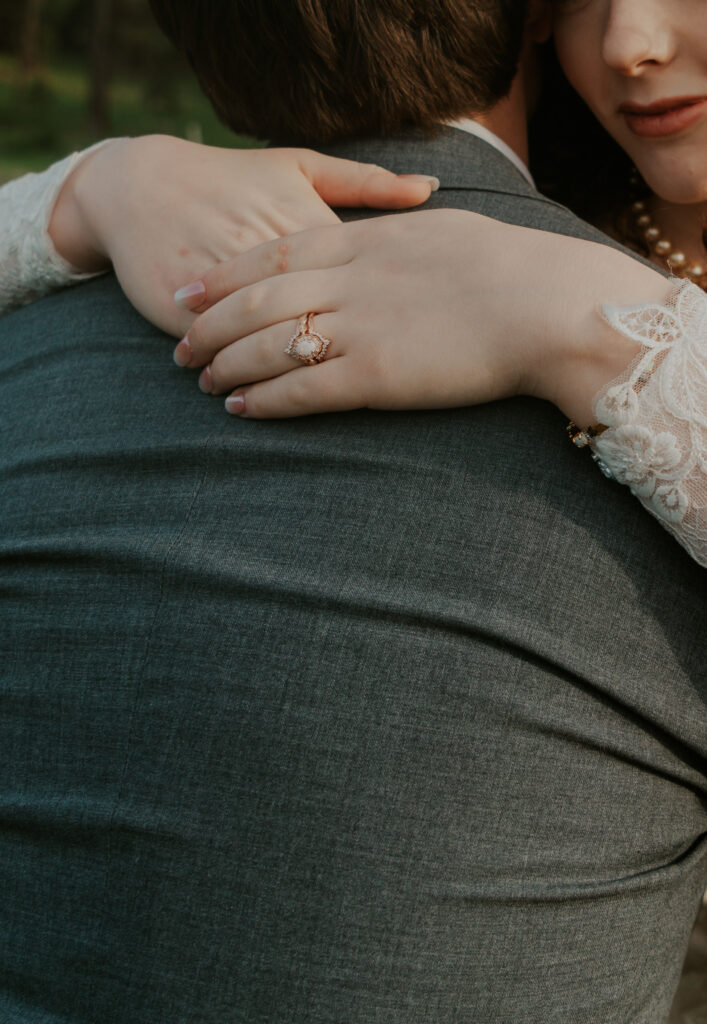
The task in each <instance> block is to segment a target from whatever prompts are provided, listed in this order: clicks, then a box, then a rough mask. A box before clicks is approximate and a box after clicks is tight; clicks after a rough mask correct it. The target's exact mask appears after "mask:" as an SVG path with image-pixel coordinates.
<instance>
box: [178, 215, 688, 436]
mask: <svg viewBox="0 0 707 1024" xmlns="http://www.w3.org/2000/svg"><path fill="white" fill-rule="evenodd" d="M200 284H201V285H202V286H203V291H202V292H201V293H200V294H193V295H192V297H191V299H190V300H187V301H190V303H191V308H192V309H195V310H196V311H197V312H200V313H201V315H200V316H199V318H198V319H197V320H196V321H195V322H194V324H193V326H192V328H191V329H190V330H189V332H188V334H187V336H186V337H185V339H184V340H183V341H182V342H180V344H179V345H178V346H177V348H176V349H175V360H176V361H177V362H178V363H179V365H182V366H190V367H205V369H204V370H203V371H202V373H201V375H200V379H199V383H200V386H201V388H202V390H204V391H207V392H210V393H213V394H223V393H225V392H228V391H231V390H232V389H234V388H236V391H235V392H234V394H233V395H232V396H231V397H230V398H229V399H228V400H227V403H226V407H227V409H228V410H229V411H230V412H235V413H238V414H240V415H245V416H251V417H280V416H297V415H303V414H306V413H314V412H329V411H334V410H344V409H354V408H360V407H370V408H378V409H409V408H418V409H422V408H440V407H446V406H459V405H473V404H477V403H479V402H487V401H490V400H492V399H497V398H504V397H507V396H510V395H514V394H529V395H534V396H536V397H540V398H545V399H548V400H549V401H552V402H554V403H555V404H556V405H558V406H559V407H560V408H561V409H562V410H563V411H564V412H565V413H566V414H567V415H568V416H569V417H570V418H572V419H575V420H577V422H581V423H585V424H586V423H589V422H591V420H592V409H591V401H592V399H593V397H594V395H595V394H596V392H597V391H598V390H599V389H600V388H601V387H602V386H603V385H604V384H605V383H607V382H608V381H610V380H611V379H613V377H615V376H617V375H618V374H619V373H620V372H621V371H622V370H623V369H624V368H625V366H626V365H627V364H628V363H629V362H630V361H631V359H632V357H633V355H634V354H635V351H636V348H635V346H634V345H633V343H632V342H630V341H629V340H628V339H626V338H624V337H623V336H619V335H617V334H615V333H614V332H613V331H612V330H611V329H610V328H609V327H608V326H607V325H606V324H605V323H604V321H603V320H602V319H601V318H600V317H599V316H598V315H597V310H598V308H599V307H600V306H601V304H602V303H605V302H608V303H616V304H629V303H633V302H644V301H663V300H664V299H665V297H666V296H667V294H668V292H669V290H670V289H669V284H668V282H667V281H666V279H665V278H664V277H662V276H661V275H660V274H658V273H657V272H656V271H653V270H651V269H650V268H648V267H646V266H644V265H642V264H641V263H638V262H637V261H635V260H633V259H631V258H630V257H627V256H625V255H623V254H621V253H619V252H616V251H615V250H613V249H610V248H608V247H606V246H603V245H598V244H596V243H592V242H586V241H582V240H579V239H573V238H567V237H564V236H561V235H555V234H550V233H548V232H544V231H535V230H532V229H530V228H522V227H516V226H512V225H508V224H503V223H500V222H498V221H494V220H490V219H489V218H487V217H483V216H480V215H478V214H473V213H468V212H463V211H459V210H437V211H425V212H422V213H418V214H414V215H413V214H407V215H400V216H395V217H383V218H376V219H371V220H365V221H358V222H355V223H350V224H343V225H338V226H333V227H326V228H321V229H317V230H310V231H304V232H301V233H300V234H298V235H295V236H293V237H291V238H288V239H284V240H280V241H278V242H276V243H268V244H266V245H262V246H260V247H258V248H256V249H253V250H252V251H251V252H249V253H246V254H245V255H243V256H240V257H238V258H237V259H235V260H233V261H231V262H230V263H225V264H223V265H221V266H218V267H214V268H213V269H212V270H211V271H209V273H208V274H206V275H204V276H203V277H202V278H201V282H200ZM194 291H197V289H194ZM308 311H314V312H316V318H315V322H314V325H313V326H314V329H315V330H316V331H317V332H319V333H320V334H322V335H323V336H325V337H326V338H329V339H331V344H330V346H329V349H328V351H327V354H326V358H325V360H324V361H323V362H322V363H321V364H319V365H315V366H308V365H306V364H303V363H302V362H301V361H299V360H297V359H296V358H293V357H292V356H290V355H287V354H286V353H285V348H286V346H287V343H288V341H289V339H290V338H291V337H292V335H293V334H294V333H295V331H296V329H297V321H298V318H299V317H300V316H301V315H302V314H303V313H306V312H308Z"/></svg>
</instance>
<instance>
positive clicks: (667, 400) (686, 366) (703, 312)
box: [591, 282, 707, 566]
mask: <svg viewBox="0 0 707 1024" xmlns="http://www.w3.org/2000/svg"><path fill="white" fill-rule="evenodd" d="M676 285H677V287H676V290H675V292H674V293H673V295H672V296H671V297H670V299H669V301H668V302H667V303H666V304H664V305H661V304H655V305H653V304H642V305H639V306H633V307H628V308H620V307H605V309H604V315H605V317H606V319H607V321H608V323H609V324H610V325H611V326H612V327H613V328H615V329H616V330H617V331H619V332H620V333H621V334H623V335H625V336H626V337H627V338H630V339H631V340H632V341H634V342H635V343H636V344H637V345H639V346H640V351H639V353H638V355H637V356H636V357H635V358H634V359H633V360H632V362H631V363H630V365H629V366H628V367H627V368H626V371H625V372H624V373H623V374H621V375H620V376H619V377H618V378H616V379H615V380H613V381H611V383H610V384H608V385H607V386H606V387H605V388H603V389H602V391H601V392H600V393H599V395H598V396H597V398H596V401H595V406H594V408H595V412H596V418H597V420H598V421H599V422H600V423H601V424H603V425H605V426H606V427H607V429H606V430H604V431H603V432H602V433H600V434H599V435H598V436H597V437H595V438H594V439H593V440H592V442H591V446H592V449H593V452H594V456H595V458H596V459H597V462H598V463H599V466H600V467H601V468H602V469H603V471H604V472H605V473H607V475H608V476H611V477H613V478H614V479H615V480H618V481H619V482H620V483H623V484H626V485H627V486H628V487H630V489H631V493H632V494H634V495H635V496H636V497H637V498H638V499H639V501H640V502H641V504H642V505H643V506H644V508H646V509H647V510H648V511H649V512H651V513H652V514H653V515H654V516H656V517H657V518H658V519H659V520H660V522H661V524H662V525H663V526H664V527H665V529H666V530H668V531H669V532H670V533H671V534H672V535H673V536H674V537H675V539H676V540H677V541H679V543H680V544H682V545H683V547H684V548H686V550H687V551H689V553H690V554H691V555H692V557H693V558H694V559H695V560H696V561H697V562H699V563H700V565H704V566H707V295H705V293H704V292H703V291H702V290H701V289H700V288H698V287H697V286H696V285H694V284H690V283H689V282H682V283H679V282H676Z"/></svg>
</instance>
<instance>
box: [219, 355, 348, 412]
mask: <svg viewBox="0 0 707 1024" xmlns="http://www.w3.org/2000/svg"><path fill="white" fill-rule="evenodd" d="M348 364H349V361H348V360H347V359H331V360H329V359H327V360H325V361H324V362H323V363H319V364H318V365H317V366H302V367H300V368H296V369H295V370H294V371H293V372H292V373H284V374H282V376H280V377H274V378H273V379H272V380H266V381H262V382H261V383H259V384H254V385H253V386H252V387H249V388H242V389H239V390H238V391H236V392H234V393H233V394H232V395H229V397H228V398H227V399H226V409H227V411H228V412H230V413H232V414H233V415H236V416H244V417H246V418H248V419H284V418H285V417H288V416H308V415H310V414H313V413H321V412H335V411H337V410H338V411H348V410H350V409H360V408H361V406H363V405H364V404H365V402H364V400H363V392H362V391H361V389H360V388H358V387H357V386H356V383H355V379H353V378H352V376H351V373H350V367H349V365H348Z"/></svg>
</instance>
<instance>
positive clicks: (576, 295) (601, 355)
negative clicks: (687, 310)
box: [527, 243, 672, 427]
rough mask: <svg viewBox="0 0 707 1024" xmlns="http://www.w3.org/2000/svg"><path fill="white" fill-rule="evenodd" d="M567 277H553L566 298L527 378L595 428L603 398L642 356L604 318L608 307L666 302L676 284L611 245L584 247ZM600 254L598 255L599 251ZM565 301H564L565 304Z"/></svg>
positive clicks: (582, 423)
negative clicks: (598, 404)
mask: <svg viewBox="0 0 707 1024" xmlns="http://www.w3.org/2000/svg"><path fill="white" fill-rule="evenodd" d="M583 245H584V247H585V248H584V250H583V251H582V250H580V251H579V252H578V253H577V258H575V260H574V261H572V262H571V264H570V265H569V267H568V270H567V272H566V274H564V275H561V276H560V278H559V279H558V278H557V277H556V278H554V280H553V283H554V285H555V287H556V292H557V294H558V296H559V295H560V294H562V295H564V296H565V297H566V301H564V302H563V308H562V309H558V310H557V311H556V313H555V315H553V316H552V318H551V322H548V324H547V328H546V329H547V334H546V337H545V340H544V341H543V343H542V344H541V346H540V348H539V350H538V352H537V353H536V356H535V358H534V359H533V360H532V361H531V365H530V369H529V372H528V374H527V379H528V381H529V385H528V390H529V391H531V392H532V393H533V394H534V395H535V396H536V397H540V398H545V399H547V400H548V401H551V402H552V403H553V404H554V405H556V406H557V407H558V408H559V409H561V411H562V412H563V413H564V414H565V415H566V416H567V417H568V419H571V420H574V421H575V422H576V423H577V424H579V425H580V426H582V427H586V426H589V425H591V424H592V423H594V421H595V414H594V401H595V398H596V396H597V395H598V393H599V392H600V391H601V390H602V389H603V388H604V387H606V385H607V384H609V383H610V382H611V381H612V380H615V379H616V378H617V377H619V376H620V375H621V374H622V373H623V372H624V370H625V369H626V367H627V366H628V365H629V364H630V363H631V362H632V360H633V359H634V358H635V357H636V355H637V354H638V352H639V347H638V345H637V344H636V343H635V342H634V341H632V340H631V339H630V338H628V337H626V336H624V335H622V334H619V333H617V332H616V331H615V330H613V328H612V327H610V326H609V324H608V323H607V322H606V321H605V320H604V318H603V317H602V315H601V310H602V307H603V306H605V305H612V306H613V305H615V306H633V305H639V304H644V303H659V304H661V303H664V302H665V301H666V300H667V298H668V296H669V295H670V293H671V291H672V284H671V282H670V281H669V280H668V279H667V278H666V277H664V276H663V275H662V274H660V273H659V272H658V271H657V270H652V269H651V268H650V267H647V266H646V265H645V264H643V263H641V262H639V261H638V260H634V259H632V258H631V257H630V256H626V255H625V254H624V253H621V252H618V251H616V250H611V249H607V247H606V246H601V247H599V246H597V244H596V243H583ZM597 250H599V251H597ZM561 301H563V300H561Z"/></svg>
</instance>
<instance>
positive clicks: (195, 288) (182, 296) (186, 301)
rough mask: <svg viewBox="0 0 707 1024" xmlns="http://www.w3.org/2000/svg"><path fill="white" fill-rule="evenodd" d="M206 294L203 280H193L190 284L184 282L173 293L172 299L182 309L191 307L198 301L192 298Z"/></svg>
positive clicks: (196, 304)
mask: <svg viewBox="0 0 707 1024" xmlns="http://www.w3.org/2000/svg"><path fill="white" fill-rule="evenodd" d="M204 295H206V285H205V284H204V283H203V281H194V282H193V283H192V284H185V285H184V287H183V288H179V289H178V290H177V291H176V292H175V293H174V301H175V302H176V303H177V305H178V306H181V307H182V309H192V308H193V307H194V306H198V305H199V303H198V302H195V301H194V300H195V299H197V298H202V297H203V296H204Z"/></svg>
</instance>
